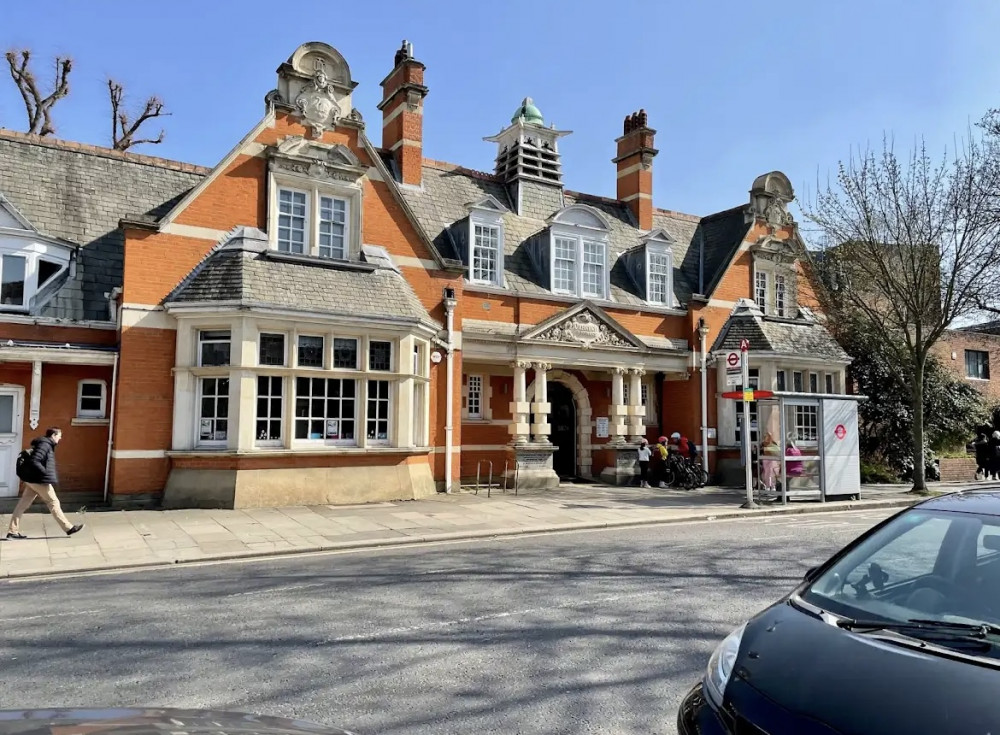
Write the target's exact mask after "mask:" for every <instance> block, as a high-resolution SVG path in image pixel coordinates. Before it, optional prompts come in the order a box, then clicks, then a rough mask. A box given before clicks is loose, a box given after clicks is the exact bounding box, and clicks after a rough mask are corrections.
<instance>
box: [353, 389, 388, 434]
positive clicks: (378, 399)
mask: <svg viewBox="0 0 1000 735" xmlns="http://www.w3.org/2000/svg"><path fill="white" fill-rule="evenodd" d="M364 383H365V386H364V390H365V405H364V419H363V420H364V432H365V443H366V445H367V446H369V447H388V446H391V444H392V426H393V420H392V415H393V413H395V411H393V405H394V400H393V399H394V397H395V394H396V391H395V390H394V388H395V383H396V381H394V380H389V379H387V378H369V379H368V380H366V381H364ZM382 383H384V384H385V386H386V396H385V398H382V397H378V396H376V398H375V401H376V406H378V405H380V404H383V405H385V407H386V409H385V419H380V418H378V417H377V416H376V418H374V419H370V418H368V403H369V401H371V400H372V398H371V396H370V394H369V391H370V390H371V387H372V385H373V384H382ZM369 421H375V422H379V421H385V439H379V438H377V437H378V432H377V423H376V435H375V437H369V436H368V422H369ZM356 433H357V431H355V434H356Z"/></svg>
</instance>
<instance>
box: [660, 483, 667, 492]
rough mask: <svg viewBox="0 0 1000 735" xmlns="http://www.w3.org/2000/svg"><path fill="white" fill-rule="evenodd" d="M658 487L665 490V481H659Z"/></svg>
mask: <svg viewBox="0 0 1000 735" xmlns="http://www.w3.org/2000/svg"><path fill="white" fill-rule="evenodd" d="M660 488H662V489H663V490H666V489H667V483H665V482H661V483H660Z"/></svg>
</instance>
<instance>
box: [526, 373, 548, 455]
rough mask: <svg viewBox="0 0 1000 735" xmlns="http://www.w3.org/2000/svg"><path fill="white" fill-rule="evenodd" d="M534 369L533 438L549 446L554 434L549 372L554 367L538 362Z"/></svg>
mask: <svg viewBox="0 0 1000 735" xmlns="http://www.w3.org/2000/svg"><path fill="white" fill-rule="evenodd" d="M534 368H535V400H534V402H533V403H532V404H531V412H532V413H533V414H534V416H535V421H534V423H533V424H532V425H531V436H532V440H533V441H535V442H537V443H539V444H549V443H550V442H549V435H551V434H552V425H551V424H550V423H549V414H550V413H552V404H551V403H549V386H548V371H549V370H551V369H552V366H551V365H549V364H547V363H544V362H536V363H534Z"/></svg>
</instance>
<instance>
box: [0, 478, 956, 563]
mask: <svg viewBox="0 0 1000 735" xmlns="http://www.w3.org/2000/svg"><path fill="white" fill-rule="evenodd" d="M905 489H906V488H904V487H902V486H889V487H881V488H875V487H871V488H864V489H863V490H862V496H861V497H862V499H861V500H860V501H855V502H843V501H840V502H830V503H825V504H821V503H818V502H798V503H790V504H789V505H788V506H786V507H782V506H781V505H780V504H778V505H768V506H765V507H764V508H763V509H761V510H743V509H740V508H739V505H740V503H741V502H742V498H743V496H742V495H741V494H740V493H739V492H738V491H734V490H730V489H720V488H704V489H702V490H697V491H683V490H658V489H650V490H643V489H640V488H619V487H609V486H605V485H563V486H561V487H560V488H558V489H556V490H550V491H547V492H545V493H532V494H525V493H522V494H520V495H518V496H515V495H514V494H513V493H503V492H500V491H496V490H495V491H493V493H492V497H490V498H487V497H486V492H485V490H484V491H481V492H480V493H479V494H478V495H474V494H472V493H470V492H465V491H463V492H460V493H455V494H452V495H443V494H442V495H437V496H435V497H432V498H428V499H425V500H413V501H400V502H392V503H373V504H367V505H353V506H334V505H323V506H312V507H289V508H266V509H254V510H170V511H166V510H145V511H136V510H133V511H111V510H95V511H93V512H90V513H70V514H68V515H69V517H70V519H71V520H72V521H73V522H81V521H83V522H85V523H86V528H85V529H84V530H83V531H81V532H80V533H78V534H76V535H75V536H71V537H67V536H66V535H65V534H64V533H63V532H62V530H61V529H60V528H59V527H58V526H57V525H56V523H55V522H54V521H53V519H52V517H51V516H50V515H48V513H44V512H33V513H28V514H26V515H25V516H24V518H23V520H22V522H21V531H22V532H23V533H25V534H27V535H28V536H29V537H30V538H29V539H28V540H24V541H2V542H0V579H2V578H5V577H6V578H12V577H25V576H35V575H47V574H60V573H65V572H75V571H76V572H79V571H95V570H102V569H118V568H128V567H148V566H160V565H167V564H178V563H190V562H198V561H209V560H221V559H234V558H242V557H255V556H269V555H276V554H289V553H304V552H316V551H327V550H336V549H352V548H363V547H377V546H388V545H394V544H412V543H421V542H433V541H445V540H455V539H469V538H479V537H483V538H485V537H492V536H513V535H520V534H527V533H539V532H543V531H558V530H578V529H585V528H606V527H615V526H628V525H637V524H640V525H641V524H656V523H670V522H679V521H686V520H699V519H713V518H714V519H721V518H725V517H732V516H740V515H748V514H749V515H753V514H769V513H803V512H822V511H836V510H845V509H848V508H864V507H903V506H905V505H909V504H911V503H913V502H915V501H916V500H917V498H915V497H914V496H910V495H906V494H905ZM937 489H940V490H950V489H957V488H944V487H939V488H937ZM36 510H38V511H44V507H42V506H39V507H38V508H36ZM7 522H8V519H7V517H6V516H5V515H4V516H0V524H2V526H0V530H2V531H3V535H6V528H7Z"/></svg>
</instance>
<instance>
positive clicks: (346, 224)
mask: <svg viewBox="0 0 1000 735" xmlns="http://www.w3.org/2000/svg"><path fill="white" fill-rule="evenodd" d="M324 199H329V200H330V202H331V203H332V204H334V205H335V203H336V202H340V203H341V204H343V205H344V221H343V222H337V220H335V219H324V218H323V200H324ZM331 212H333V213H334V214H335V213H336V207H335V206H331ZM325 222H329V223H331V224H339V225H342V226H343V228H344V230H343V234H342V235H341V240H340V242H341V254H340V256H335V255H333V254H332V252H333V233H332V232H331V233H330V243H331V244H330V245H329V247H330V249H331V254H330V255H323V253H322V249H323V248H324V247H327V246H326V245H323V243H322V242H320V238H321V237H322V236H323V234H324V233H323V232H322V229H323V224H324V223H325ZM350 235H351V201H350V200H349V199H345V198H344V197H335V196H331V195H329V194H324V193H323V192H319V194H318V195H317V197H316V257H318V258H326V259H327V260H347V259H348V257H349V256H350V253H351V239H350Z"/></svg>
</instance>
